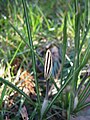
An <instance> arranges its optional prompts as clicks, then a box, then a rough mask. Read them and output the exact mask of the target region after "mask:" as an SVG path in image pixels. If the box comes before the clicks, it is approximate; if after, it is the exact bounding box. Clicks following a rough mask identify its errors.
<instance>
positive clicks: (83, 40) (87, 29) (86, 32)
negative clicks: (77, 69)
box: [79, 22, 90, 52]
mask: <svg viewBox="0 0 90 120" xmlns="http://www.w3.org/2000/svg"><path fill="white" fill-rule="evenodd" d="M89 29H90V22H89V24H88V26H87V28H86V31H85V33H84V36H83V39H82V42H81V45H80V49H79V52H80V51H81V49H82V47H83V45H84V42H85V40H86V36H87V34H88V31H89Z"/></svg>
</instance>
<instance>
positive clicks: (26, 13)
mask: <svg viewBox="0 0 90 120" xmlns="http://www.w3.org/2000/svg"><path fill="white" fill-rule="evenodd" d="M22 3H23V8H24V17H25V22H26V27H27V33H28V39H29V44H30V50H31V54H32V63H33V72H34V77H35V84H36V92H37V100H38V106H39V110H40V96H39V85H38V80H37V73H36V61H35V54H34V52H33V50H34V48H33V41H32V36H31V28H30V24H29V17H28V11H27V5H26V1H25V0H22ZM39 112H40V111H39Z"/></svg>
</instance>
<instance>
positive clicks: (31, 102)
mask: <svg viewBox="0 0 90 120" xmlns="http://www.w3.org/2000/svg"><path fill="white" fill-rule="evenodd" d="M0 82H2V83H4V84H5V85H8V86H9V87H11V88H12V89H13V90H15V91H17V92H18V93H20V94H21V95H23V96H24V97H25V98H26V99H27V100H28V101H29V102H30V104H32V105H33V106H35V103H34V102H33V101H32V100H31V99H30V97H29V96H28V95H26V94H25V93H24V92H23V91H22V90H20V89H19V88H18V87H17V86H15V85H13V84H12V83H11V82H9V81H8V80H5V79H3V78H0Z"/></svg>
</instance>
